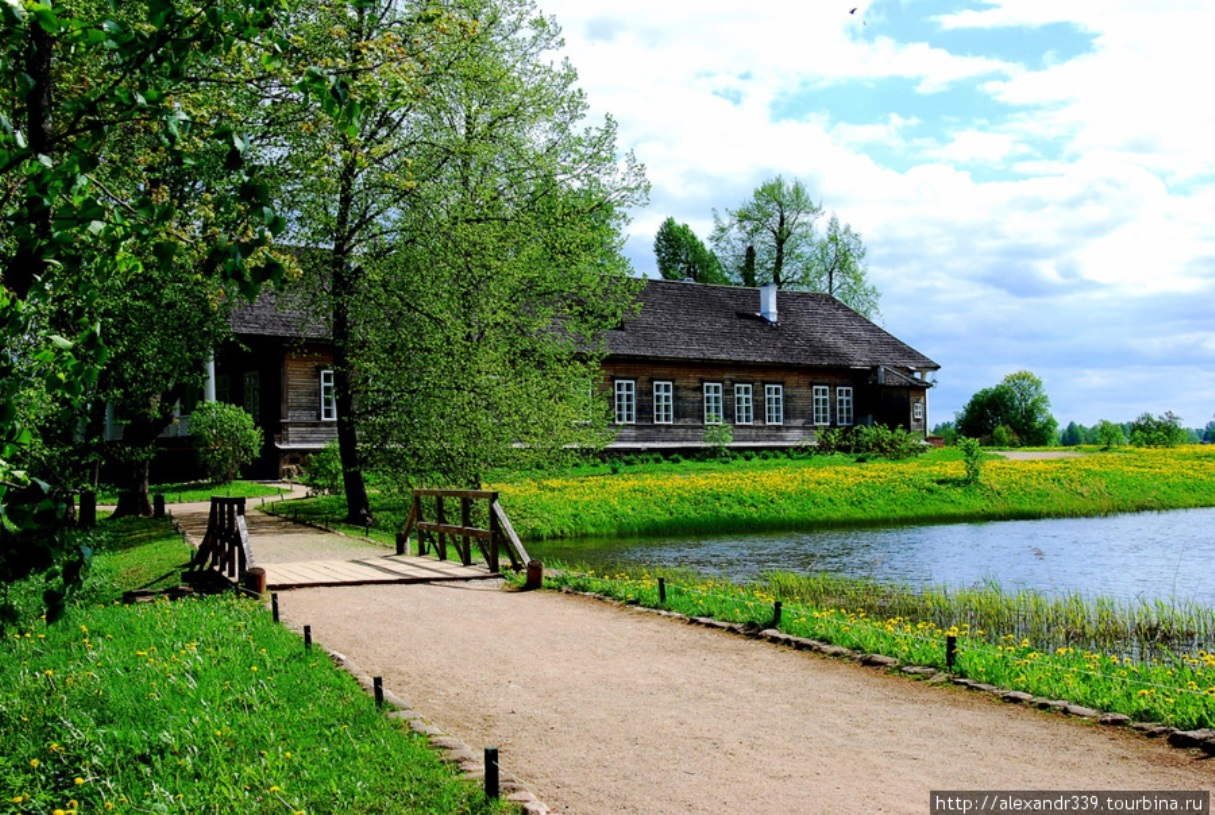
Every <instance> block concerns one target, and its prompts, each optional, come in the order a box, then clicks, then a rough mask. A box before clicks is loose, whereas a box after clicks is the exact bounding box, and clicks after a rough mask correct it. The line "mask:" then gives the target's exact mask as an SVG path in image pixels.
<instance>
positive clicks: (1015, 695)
mask: <svg viewBox="0 0 1215 815" xmlns="http://www.w3.org/2000/svg"><path fill="white" fill-rule="evenodd" d="M557 591H559V592H560V593H561V594H572V595H577V596H579V597H590V598H592V599H595V600H600V601H602V602H605V603H610V604H611V605H614V606H618V607H620V608H629V609H633V610H635V611H640V612H644V613H646V614H653V615H655V616H658V617H666V618H668V619H672V620H678V621H680V622H684V623H688V624H689V625H699V626H703V627H705V628H714V629H717V630H718V631H725V632H727V633H730V634H737V635H739V636H743V637H748V638H750V639H762V640H766V641H767V642H770V643H773V644H774V645H782V646H785V647H787V648H792V649H794V650H796V651H813V652H814V653H817V654H822V655H823V656H828V657H836V658H838V659H847V660H852V661H855V662H859V663H860V664H861V665H867V666H870V667H874V668H882V669H884V670H886V671H888V672H896V671H897V673H900V674H903V675H904V676H910V677H912V678H915V679H919V680H924V681H927V682H928V683H929V684H934V685H943V684H946V683H950V684H953V685H957V686H958V687H962V688H967V689H969V690H975V691H982V692H984V693H987V694H989V695H991V696H995V697H997V698H999V699H1000V700H1002V701H1004V702H1007V703H1009V704H1016V705H1026V706H1027V707H1035V708H1037V709H1038V710H1053V711H1058V712H1059V713H1062V714H1063V715H1065V716H1074V717H1076V718H1080V719H1086V720H1089V721H1091V722H1094V723H1096V724H1099V725H1104V726H1106V727H1127V728H1130V729H1131V730H1135V731H1137V732H1139V733H1141V734H1143V735H1144V736H1146V737H1148V738H1153V739H1159V738H1164V739H1167V741H1168V743H1169V744H1170V745H1172V746H1173V747H1177V748H1179V749H1183V750H1188V749H1199V750H1202V751H1203V752H1204V753H1206V754H1207V755H1215V729H1202V730H1178V729H1177V728H1175V727H1169V726H1168V725H1163V724H1160V723H1159V722H1135V721H1132V720H1131V717H1130V716H1127V715H1125V714H1122V713H1105V712H1102V711H1099V710H1093V709H1092V708H1087V707H1083V706H1081V705H1076V704H1073V703H1071V702H1068V701H1066V700H1063V699H1046V698H1044V697H1040V696H1033V695H1032V694H1028V693H1023V692H1022V691H1015V690H1008V689H1006V688H998V687H996V686H995V685H988V684H986V683H983V682H976V681H974V680H972V679H965V678H963V677H960V676H954V675H953V674H950V673H947V672H945V671H941V670H938V669H937V668H933V667H930V666H927V665H904V664H902V663H901V662H900V661H899V660H898V659H896V658H894V657H888V656H884V655H882V654H862V653H860V652H859V651H854V650H852V649H851V648H844V647H843V646H840V645H831V644H830V643H826V642H821V641H819V640H812V639H807V638H805V637H795V636H793V635H792V634H786V633H784V632H783V631H779V630H777V629H775V628H761V627H760V626H757V625H754V624H747V623H728V622H725V621H723V620H717V619H714V618H712V617H689V616H688V615H686V614H680V613H679V612H677V611H666V610H665V609H660V608H649V607H648V606H643V605H640V604H639V603H638V602H637V601H635V600H633V601H624V600H617V599H615V598H613V597H609V596H608V595H606V594H599V593H598V592H589V591H575V590H573V589H571V588H569V587H568V586H562V587H561V588H560V589H558V590H557Z"/></svg>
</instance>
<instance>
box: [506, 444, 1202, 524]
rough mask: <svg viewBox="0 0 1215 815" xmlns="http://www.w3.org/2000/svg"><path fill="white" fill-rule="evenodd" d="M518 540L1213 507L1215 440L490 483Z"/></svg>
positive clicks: (758, 463)
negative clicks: (968, 463)
mask: <svg viewBox="0 0 1215 815" xmlns="http://www.w3.org/2000/svg"><path fill="white" fill-rule="evenodd" d="M494 488H495V489H498V490H499V491H500V492H501V494H502V501H503V505H504V506H506V508H507V511H508V512H509V513H510V516H511V520H512V522H513V523H514V524H515V528H516V529H517V530H518V531H519V533H520V535H522V536H523V537H524V539H525V540H526V539H546V538H580V537H590V536H612V535H619V536H646V535H684V534H712V533H732V532H764V531H787V530H795V529H799V528H806V527H809V526H812V527H814V528H819V529H821V528H827V527H845V526H867V525H883V524H908V523H942V522H960V521H977V520H1028V519H1038V518H1059V517H1089V516H1101V515H1110V514H1113V513H1118V512H1140V511H1144V510H1165V509H1189V508H1195V507H1209V506H1215V447H1211V446H1198V445H1192V446H1186V447H1179V448H1175V449H1171V450H1155V449H1123V450H1119V451H1115V452H1108V453H1101V452H1094V453H1092V454H1090V455H1085V456H1079V457H1069V458H1058V459H1032V460H1007V459H1003V458H996V457H994V456H993V457H990V458H988V460H986V461H984V464H983V470H982V476H981V479H980V481H979V483H969V482H967V481H966V479H965V473H964V469H963V463H962V460H961V457H960V455H959V454H958V453H957V452H956V451H953V450H942V451H936V452H933V453H930V454H928V455H925V456H923V457H921V458H919V459H915V460H912V461H898V462H891V461H868V462H865V461H860V460H857V459H856V458H855V457H844V456H830V457H816V458H810V459H805V460H788V459H780V460H758V459H757V460H754V461H735V462H730V463H723V464H717V465H713V466H710V467H703V466H698V467H695V468H693V467H689V466H688V465H678V464H665V465H651V466H649V467H646V468H640V467H639V468H636V470H631V469H630V468H627V467H626V468H623V469H621V471H620V472H618V473H615V474H612V473H608V474H604V475H582V476H577V477H555V478H536V479H530V480H518V481H513V482H510V483H503V484H498V485H495V486H494Z"/></svg>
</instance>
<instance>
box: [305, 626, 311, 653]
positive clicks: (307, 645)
mask: <svg viewBox="0 0 1215 815" xmlns="http://www.w3.org/2000/svg"><path fill="white" fill-rule="evenodd" d="M311 648H312V626H310V625H306V626H304V650H309V649H311Z"/></svg>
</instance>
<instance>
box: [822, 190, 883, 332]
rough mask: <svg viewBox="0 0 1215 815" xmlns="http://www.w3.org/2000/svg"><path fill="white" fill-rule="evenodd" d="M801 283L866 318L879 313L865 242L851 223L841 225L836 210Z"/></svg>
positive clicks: (872, 317)
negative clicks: (866, 257)
mask: <svg viewBox="0 0 1215 815" xmlns="http://www.w3.org/2000/svg"><path fill="white" fill-rule="evenodd" d="M802 285H803V286H804V287H805V288H808V289H811V290H812V291H824V292H826V293H827V294H830V295H831V296H832V297H834V298H836V299H837V300H839V301H840V302H841V303H843V304H844V305H846V306H848V307H849V308H851V309H852V310H853V311H855V312H857V313H858V314H860V315H861V316H862V317H865V318H866V319H869V320H872V319H874V318H875V317H876V316H877V314H878V301H879V299H880V298H881V295H880V293H879V292H878V290H877V287H876V286H874V285H873V284H872V283H871V282H870V281H869V273H868V269H867V267H866V264H865V245H864V244H863V243H862V242H861V236H860V235H859V234H858V233H856V232H853V231H852V227H851V226H850V225H849V224H844V225H843V226H842V227H841V226H840V221H839V218H837V217H836V215H835V213H832V214H831V218H830V220H829V221H828V222H827V233H826V234H825V235H824V236H823V237H822V239H821V240H818V241H817V242H816V243H815V245H814V247H813V249H812V250H811V256H810V266H809V270H808V273H807V276H806V279H805V280H804V281H803V282H802Z"/></svg>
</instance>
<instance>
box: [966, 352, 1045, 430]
mask: <svg viewBox="0 0 1215 815" xmlns="http://www.w3.org/2000/svg"><path fill="white" fill-rule="evenodd" d="M1001 425H1003V426H1004V427H1005V430H1003V431H999V433H1000V436H999V438H1000V441H999V442H996V434H997V429H998V428H999V427H1000V426H1001ZM957 429H958V432H959V433H960V434H962V435H964V436H970V437H972V438H976V439H981V440H983V441H984V442H988V443H992V444H997V446H1019V445H1026V446H1029V447H1046V446H1048V445H1051V444H1054V442H1055V440H1056V435H1057V433H1058V423H1057V422H1056V421H1055V417H1054V416H1052V415H1051V413H1050V397H1049V396H1047V395H1046V389H1045V387H1044V386H1043V384H1042V380H1041V379H1039V378H1038V377H1037V376H1035V375H1034V374H1032V373H1030V372H1029V371H1016V372H1015V373H1011V374H1009V375H1008V376H1006V377H1004V379H1003V381H1001V382H1000V384H999V385H996V386H995V387H993V388H984V389H983V390H981V391H979V392H978V393H976V394H975V395H974V396H972V397H971V398H970V401H969V402H967V403H966V404H965V405H964V406H963V407H962V410H961V411H960V412H959V413H958V416H957Z"/></svg>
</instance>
